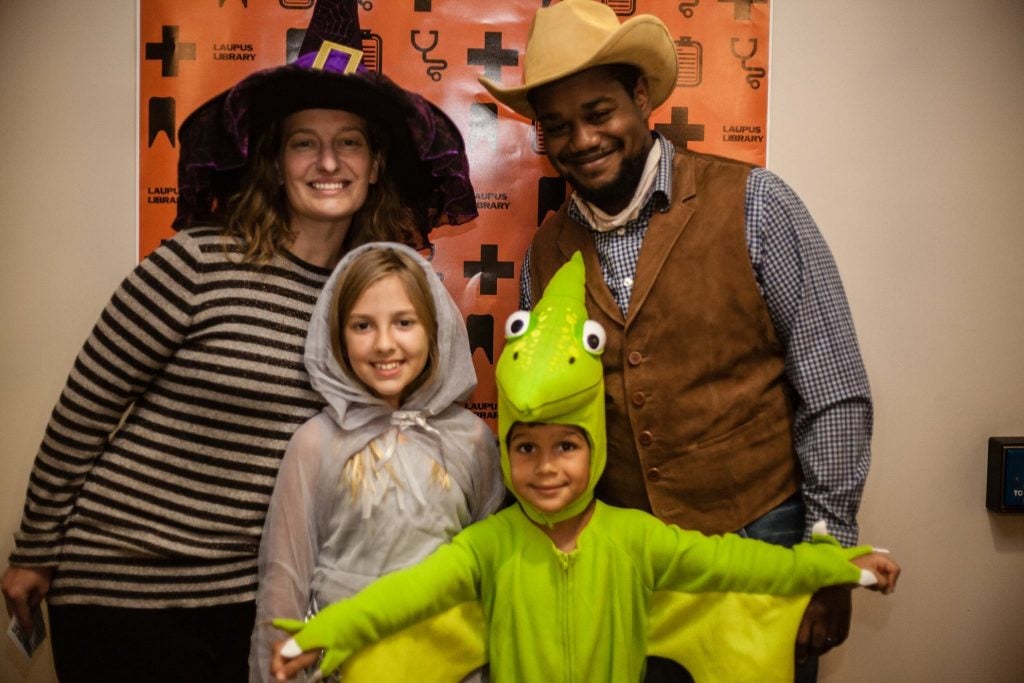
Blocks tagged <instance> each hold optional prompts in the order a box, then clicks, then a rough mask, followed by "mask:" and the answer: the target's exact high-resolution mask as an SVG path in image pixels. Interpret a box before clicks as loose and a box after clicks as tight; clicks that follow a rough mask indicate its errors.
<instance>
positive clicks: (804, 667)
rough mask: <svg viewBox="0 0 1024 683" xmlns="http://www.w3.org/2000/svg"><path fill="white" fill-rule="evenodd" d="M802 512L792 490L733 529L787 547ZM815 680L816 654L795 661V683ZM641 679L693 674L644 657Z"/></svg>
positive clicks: (684, 678)
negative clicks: (740, 527)
mask: <svg viewBox="0 0 1024 683" xmlns="http://www.w3.org/2000/svg"><path fill="white" fill-rule="evenodd" d="M806 514H807V511H806V508H805V507H804V501H803V499H802V498H800V494H796V495H794V496H792V497H790V498H788V499H787V500H785V501H783V502H782V503H780V504H779V506H778V507H776V508H774V509H773V510H769V511H768V512H767V513H765V514H764V515H763V516H761V517H758V518H757V519H755V520H754V521H753V522H751V523H750V524H748V525H747V526H745V527H743V528H742V529H740V530H739V531H737V532H736V533H737V534H738V535H739V536H743V537H745V538H757V539H760V540H762V541H766V542H768V543H772V544H774V545H782V546H786V547H787V548H789V547H792V546H794V545H796V544H797V543H799V542H800V541H802V540H803V537H804V524H805V522H804V517H805V515H806ZM817 680H818V658H817V657H808V658H807V659H806V660H805V661H803V662H799V663H797V664H796V675H795V677H794V681H795V683H814V682H815V681H817ZM644 682H645V683H693V677H691V676H690V674H689V673H688V672H687V671H686V669H684V668H683V667H681V666H680V665H679V664H677V663H676V662H674V661H671V660H668V659H662V658H660V657H648V658H647V674H646V675H645V677H644Z"/></svg>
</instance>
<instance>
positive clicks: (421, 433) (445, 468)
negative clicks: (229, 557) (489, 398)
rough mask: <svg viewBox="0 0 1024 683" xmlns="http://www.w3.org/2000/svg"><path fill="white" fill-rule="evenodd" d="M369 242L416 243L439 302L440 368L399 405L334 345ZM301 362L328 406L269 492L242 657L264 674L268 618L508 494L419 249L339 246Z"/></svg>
mask: <svg viewBox="0 0 1024 683" xmlns="http://www.w3.org/2000/svg"><path fill="white" fill-rule="evenodd" d="M370 249H396V250H401V251H404V252H406V253H408V254H410V255H412V256H413V257H414V258H415V260H416V262H417V263H418V264H420V266H421V267H422V268H423V269H424V271H425V272H426V274H427V280H428V282H429V284H430V290H431V293H432V294H433V299H434V306H435V308H436V311H437V328H438V334H437V344H438V354H437V355H438V367H437V368H435V369H434V371H433V373H432V374H431V377H430V379H429V380H428V381H427V382H425V383H424V384H423V385H421V386H420V387H419V388H417V389H416V390H415V392H413V394H412V395H410V396H409V397H408V398H407V399H406V400H405V402H404V403H403V404H402V406H401V407H400V409H399V410H397V411H396V410H392V408H391V407H390V406H389V405H388V404H387V403H386V402H385V400H384V399H382V398H379V397H376V396H374V395H373V394H372V393H370V391H369V390H368V389H367V388H366V386H365V385H364V384H363V383H362V382H360V381H359V380H358V379H356V378H355V376H354V374H353V373H352V372H351V370H349V369H348V368H344V369H343V368H342V366H341V365H339V363H338V362H337V360H335V358H334V356H333V355H332V353H331V349H330V330H329V323H328V316H329V310H330V305H331V299H332V295H333V291H334V289H335V283H336V282H337V281H338V279H339V277H340V276H341V274H342V273H343V272H344V271H345V269H346V268H347V267H348V265H349V264H350V263H351V262H352V260H353V259H354V258H356V256H358V255H359V254H360V253H362V252H363V251H366V250H370ZM305 362H306V369H307V370H308V372H309V377H310V381H311V383H312V386H313V388H314V389H316V390H317V391H318V392H319V393H320V394H321V395H322V396H323V398H324V400H325V401H326V403H327V406H326V407H325V408H324V410H323V412H321V413H320V414H319V415H317V416H316V417H313V418H312V419H310V420H309V421H308V422H306V423H305V424H304V425H303V426H302V427H300V428H299V430H298V431H297V432H295V435H294V436H293V437H292V439H291V441H290V443H289V445H288V449H287V451H286V452H285V455H284V459H283V460H282V462H281V468H280V471H279V473H278V476H277V483H276V486H275V488H274V494H273V497H272V498H271V501H270V509H269V512H268V514H267V522H266V526H265V528H264V532H263V537H262V542H261V545H260V556H259V589H258V593H257V601H256V628H255V630H254V632H253V638H252V651H251V653H250V659H249V666H250V679H251V680H253V681H270V680H272V679H271V677H270V673H269V662H270V656H271V647H272V645H273V643H274V642H276V641H277V640H280V639H282V638H284V637H285V634H283V633H282V632H280V631H278V630H276V629H274V628H273V626H271V625H270V623H269V622H270V620H271V619H273V618H278V617H288V618H296V619H302V618H304V617H305V616H307V615H308V614H310V613H313V612H316V611H318V609H319V608H321V607H325V606H327V605H328V604H330V603H332V602H335V601H337V600H339V599H342V598H346V597H349V596H351V595H353V594H355V593H356V592H358V591H359V590H360V589H362V588H363V587H365V586H366V585H367V584H369V583H371V582H372V581H373V580H374V579H376V578H378V577H380V576H381V575H383V574H387V573H389V572H391V571H394V570H396V569H400V568H403V567H407V566H410V565H413V564H416V563H417V562H419V561H420V560H422V559H423V558H425V557H426V556H427V555H429V554H430V553H431V552H432V551H433V550H434V549H436V548H437V547H438V546H440V545H441V544H443V543H445V542H447V541H448V540H449V539H451V538H452V537H453V536H454V535H455V534H456V533H458V532H459V531H461V530H462V529H463V528H464V527H466V526H467V525H469V524H471V523H472V522H475V521H477V520H480V519H482V518H484V517H486V516H487V515H488V514H490V513H491V512H493V511H495V510H496V509H497V508H498V506H499V504H500V503H501V500H502V497H503V495H504V486H503V485H502V479H501V468H500V464H499V454H498V443H497V439H496V438H495V436H494V433H493V432H492V431H491V430H490V428H489V427H488V426H487V425H486V423H484V422H483V420H481V419H480V418H478V417H477V416H476V415H474V414H473V413H472V412H470V411H469V410H467V409H466V408H464V407H463V405H462V402H463V401H465V400H466V399H467V398H468V396H469V394H470V392H471V391H472V390H473V388H474V387H475V386H476V373H475V371H474V369H473V362H472V355H471V352H470V348H469V338H468V335H467V333H466V327H465V324H464V322H463V320H462V314H461V313H460V311H459V309H458V307H457V306H456V305H455V302H454V301H453V300H452V298H451V296H450V295H449V294H448V291H447V290H446V289H445V287H444V285H443V284H442V283H441V281H440V279H439V278H438V276H437V274H436V273H435V272H434V270H433V268H432V267H431V266H430V264H429V263H428V262H427V261H426V260H424V259H423V258H422V257H421V256H420V255H419V254H417V253H416V252H415V251H413V250H412V249H408V248H407V247H403V246H401V245H397V244H391V243H388V244H384V243H374V244H368V245H364V246H362V247H360V248H357V249H355V250H353V251H351V252H350V253H349V254H348V255H346V256H345V258H344V259H342V261H341V262H340V263H339V264H338V266H337V267H336V268H335V270H334V273H333V274H332V275H331V277H330V279H329V280H328V281H327V284H326V286H325V287H324V289H323V292H322V294H321V295H320V298H319V301H318V302H317V305H316V309H315V310H314V311H313V317H312V319H311V321H310V324H309V336H308V338H307V341H306V356H305ZM352 459H357V460H356V461H354V462H353V463H352V466H351V467H350V468H349V469H348V470H346V468H345V466H346V463H348V462H349V461H350V460H352Z"/></svg>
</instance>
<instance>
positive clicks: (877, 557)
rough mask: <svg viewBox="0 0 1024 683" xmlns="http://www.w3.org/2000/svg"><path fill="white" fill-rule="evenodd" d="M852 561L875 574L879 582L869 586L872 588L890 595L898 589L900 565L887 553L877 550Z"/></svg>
mask: <svg viewBox="0 0 1024 683" xmlns="http://www.w3.org/2000/svg"><path fill="white" fill-rule="evenodd" d="M850 561H851V562H853V563H854V564H855V565H857V566H858V567H860V568H861V569H866V570H867V571H869V572H871V573H872V574H873V575H874V577H875V579H876V581H877V583H875V584H873V585H869V586H867V587H868V588H870V589H871V590H873V591H880V592H881V593H882V594H883V595H888V594H889V593H892V592H893V591H894V590H896V581H897V580H898V579H899V578H900V566H899V565H898V564H897V563H896V562H895V560H893V559H892V558H891V557H889V555H888V554H887V553H882V552H878V551H877V550H876V551H875V552H873V553H868V554H867V555H861V556H860V557H856V558H854V559H852V560H850Z"/></svg>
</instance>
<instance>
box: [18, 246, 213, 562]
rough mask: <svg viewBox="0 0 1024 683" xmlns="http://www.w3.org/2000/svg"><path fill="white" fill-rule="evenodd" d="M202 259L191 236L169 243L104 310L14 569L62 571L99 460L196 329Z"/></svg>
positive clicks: (44, 468) (31, 503)
mask: <svg viewBox="0 0 1024 683" xmlns="http://www.w3.org/2000/svg"><path fill="white" fill-rule="evenodd" d="M198 256H199V251H198V249H197V248H196V247H195V245H194V243H193V242H192V240H191V239H190V238H188V237H187V236H186V235H183V234H181V235H178V236H176V237H175V238H174V239H172V240H169V241H167V242H165V243H164V244H163V245H162V246H160V247H159V248H158V249H156V250H155V251H154V252H153V253H152V254H150V255H149V256H148V257H147V258H146V259H145V260H144V261H143V262H142V263H140V264H139V265H138V266H137V267H136V268H135V270H134V271H133V272H132V273H131V274H130V275H129V276H128V277H127V278H125V280H124V282H122V283H121V285H120V286H119V287H118V289H117V290H116V291H115V292H114V294H113V296H112V297H111V299H110V302H109V303H108V304H107V306H106V308H105V309H104V310H103V313H102V314H101V315H100V318H99V320H98V321H97V323H96V325H95V327H94V328H93V330H92V332H91V334H90V335H89V337H88V339H87V340H86V342H85V344H84V346H83V347H82V350H81V351H80V352H79V354H78V357H77V359H76V360H75V363H74V366H73V367H72V369H71V372H70V374H69V375H68V379H67V383H66V385H65V387H64V389H63V391H62V392H61V395H60V398H59V400H58V401H57V404H56V406H55V407H54V409H53V412H52V414H51V417H50V421H49V424H48V425H47V427H46V431H45V434H44V436H43V441H42V444H41V446H40V449H39V452H38V454H37V455H36V459H35V464H34V467H33V470H32V474H31V476H30V479H29V484H28V492H27V495H26V499H25V508H24V512H23V517H22V522H21V526H20V528H19V530H18V531H17V532H16V534H15V549H14V551H13V552H12V554H11V557H10V562H11V564H13V565H22V566H52V565H54V564H56V562H57V560H58V558H59V555H60V546H61V542H62V536H63V529H64V526H65V523H66V520H67V518H68V515H69V514H70V512H71V510H72V508H73V506H74V503H75V500H76V498H77V496H78V493H79V491H80V490H81V488H82V485H83V483H84V482H85V480H86V478H87V476H88V475H89V472H90V470H91V468H92V466H93V464H94V462H95V460H96V458H97V457H98V456H99V455H100V454H101V453H102V452H103V449H104V448H105V446H106V445H107V443H108V441H109V440H110V438H111V436H112V434H113V433H114V432H115V431H116V430H117V427H118V425H119V424H120V423H121V420H122V419H123V417H124V416H125V415H126V413H127V412H128V411H129V410H130V409H131V407H132V404H133V402H134V401H135V400H136V399H137V398H138V397H139V396H140V395H141V394H142V392H143V391H144V390H145V389H146V388H147V386H148V385H149V383H150V381H151V380H152V379H153V377H154V376H155V375H156V374H157V373H158V372H159V371H160V370H161V369H162V368H163V367H164V365H165V364H166V363H167V362H168V360H169V359H170V358H171V357H173V355H174V353H175V352H176V350H177V348H178V347H179V346H180V344H181V342H182V340H183V338H184V336H185V334H186V332H187V330H188V329H189V324H190V319H191V317H192V314H193V311H192V307H193V303H192V302H193V297H194V295H195V292H196V290H197V283H198V281H199V278H200V276H201V267H200V260H199V258H198Z"/></svg>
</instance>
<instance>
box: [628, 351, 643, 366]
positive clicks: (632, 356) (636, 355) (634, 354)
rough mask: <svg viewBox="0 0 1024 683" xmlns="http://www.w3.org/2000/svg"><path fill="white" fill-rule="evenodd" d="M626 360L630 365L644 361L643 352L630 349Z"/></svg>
mask: <svg viewBox="0 0 1024 683" xmlns="http://www.w3.org/2000/svg"><path fill="white" fill-rule="evenodd" d="M626 362H628V363H629V364H630V365H640V364H641V363H643V362H644V354H642V353H640V352H639V351H630V352H629V356H627V357H626Z"/></svg>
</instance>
